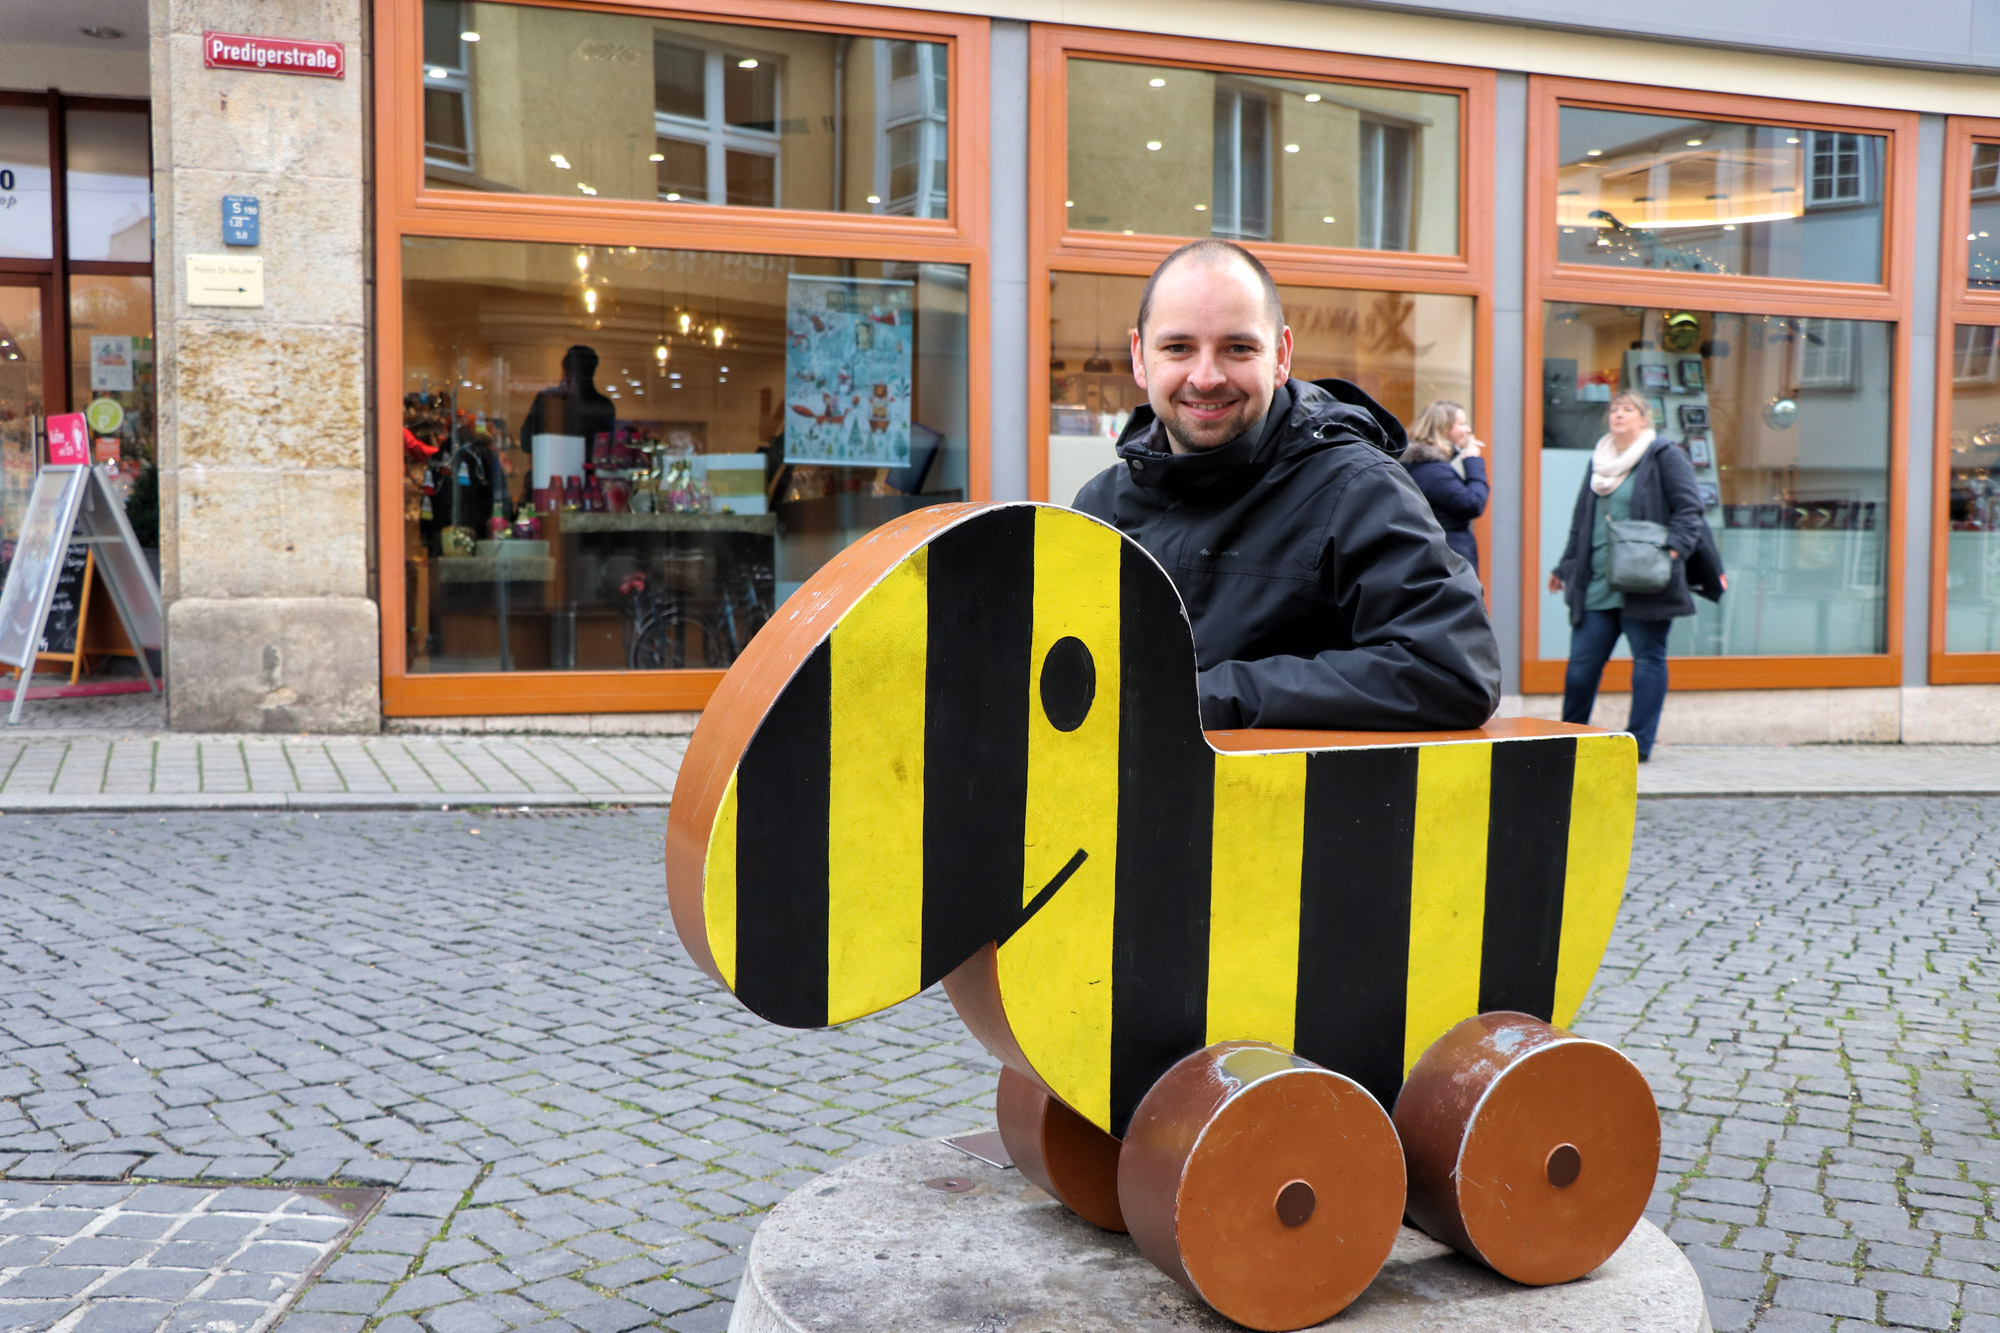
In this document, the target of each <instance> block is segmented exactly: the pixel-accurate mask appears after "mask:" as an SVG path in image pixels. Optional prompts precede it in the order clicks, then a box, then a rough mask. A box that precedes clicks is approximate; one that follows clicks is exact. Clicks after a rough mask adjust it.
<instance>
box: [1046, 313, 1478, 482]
mask: <svg viewBox="0 0 2000 1333" xmlns="http://www.w3.org/2000/svg"><path fill="white" fill-rule="evenodd" d="M1145 285H1146V280H1145V279H1144V278H1137V277H1112V276H1106V275H1099V274H1091V273H1055V274H1051V275H1050V286H1049V347H1050V357H1049V427H1048V429H1049V499H1051V500H1052V501H1054V502H1056V503H1057V504H1068V503H1070V501H1071V500H1072V499H1074V498H1075V496H1076V493H1077V491H1078V489H1080V488H1081V487H1082V486H1083V484H1084V483H1085V482H1087V481H1089V480H1090V479H1091V478H1092V477H1094V476H1096V475H1097V474H1098V473H1099V472H1101V471H1103V470H1104V469H1105V468H1107V467H1109V466H1111V464H1112V463H1113V462H1115V461H1116V455H1115V454H1114V452H1113V449H1112V444H1113V441H1115V440H1116V439H1117V437H1118V434H1119V432H1120V431H1122V430H1124V428H1125V423H1126V421H1127V420H1129V419H1130V417H1131V414H1132V409H1133V408H1135V407H1138V406H1139V405H1141V404H1142V403H1144V402H1145V401H1146V392H1145V390H1143V389H1141V388H1140V387H1139V386H1138V384H1137V383H1135V382H1134V381H1133V378H1132V357H1131V351H1130V348H1131V342H1130V334H1131V329H1132V325H1133V322H1134V320H1135V319H1136V318H1137V316H1138V311H1139V295H1140V292H1141V291H1143V290H1144V288H1145ZM1278 291H1279V295H1280V296H1281V297H1282V298H1283V300H1284V305H1285V322H1286V323H1287V324H1289V325H1290V326H1291V328H1292V336H1293V340H1294V350H1293V354H1292V374H1293V375H1294V376H1296V377H1297V378H1299V379H1307V380H1311V379H1325V378H1329V377H1332V378H1338V379H1344V380H1351V381H1353V382H1354V383H1356V384H1358V385H1360V386H1361V387H1362V388H1363V389H1365V390H1367V391H1368V393H1369V394H1370V395H1372V396H1373V397H1374V398H1375V399H1376V400H1377V401H1378V402H1380V403H1381V404H1382V405H1383V406H1384V407H1386V408H1388V409H1389V410H1390V411H1391V412H1393V413H1395V414H1396V416H1397V417H1399V418H1400V419H1402V420H1404V421H1413V420H1415V419H1416V416H1417V414H1418V413H1419V412H1421V411H1422V410H1423V408H1424V407H1425V405H1426V404H1428V403H1430V402H1431V400H1433V399H1436V398H1449V399H1451V400H1453V401H1454V402H1460V403H1469V402H1471V401H1472V352H1473V298H1471V297H1469V296H1434V295H1413V294H1406V293H1403V292H1381V291H1352V290H1344V289H1340V288H1331V287H1298V286H1290V285H1281V286H1280V287H1279V289H1278Z"/></svg>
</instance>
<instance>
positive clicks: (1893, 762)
mask: <svg viewBox="0 0 2000 1333" xmlns="http://www.w3.org/2000/svg"><path fill="white" fill-rule="evenodd" d="M1639 794H1640V795H1641V796H1872V795H1909V796H2000V745H1673V746H1668V745H1662V746H1658V747H1656V748H1655V749H1654V751H1653V757H1652V759H1651V760H1649V761H1648V762H1647V763H1645V764H1642V765H1641V766H1640V768H1639Z"/></svg>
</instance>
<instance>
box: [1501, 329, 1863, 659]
mask: <svg viewBox="0 0 2000 1333" xmlns="http://www.w3.org/2000/svg"><path fill="white" fill-rule="evenodd" d="M1893 333H1894V326H1893V325H1891V324H1888V323H1882V322H1875V321H1868V320H1840V319H1798V318H1790V317H1785V316H1764V315H1745V314H1711V313H1707V312H1702V311H1690V310H1660V309H1647V308H1637V307H1631V306H1622V305H1620V306H1609V305H1604V306H1600V305H1578V304H1567V303H1550V304H1548V305H1546V306H1545V307H1544V323H1543V355H1544V360H1543V362H1542V377H1543V401H1542V452H1541V533H1540V543H1539V556H1540V569H1539V570H1538V571H1536V580H1537V583H1538V584H1540V583H1542V582H1543V581H1545V580H1546V578H1547V575H1548V574H1549V572H1550V571H1552V570H1553V569H1554V568H1555V566H1556V563H1557V561H1558V560H1559V559H1560V558H1561V555H1562V552H1563V547H1564V545H1565V543H1566V542H1567V539H1568V537H1569V531H1570V519H1571V513H1572V511H1573V509H1574V508H1575V505H1576V500H1577V496H1578V493H1579V490H1580V488H1581V487H1582V485H1583V484H1584V480H1585V478H1586V477H1587V475H1588V473H1589V470H1590V451H1591V449H1592V447H1593V446H1594V445H1595V444H1596V443H1597V441H1598V439H1599V438H1600V437H1601V436H1602V435H1603V434H1604V432H1605V429H1606V422H1605V415H1606V412H1607V410H1608V404H1609V401H1610V398H1611V395H1612V394H1613V393H1614V392H1616V391H1617V390H1619V389H1622V388H1630V389H1635V390H1637V391H1639V392H1640V393H1642V394H1644V395H1646V397H1647V399H1648V401H1649V403H1650V404H1651V406H1652V410H1653V417H1654V423H1655V428H1656V429H1657V430H1659V431H1660V433H1661V434H1663V435H1665V436H1666V437H1667V438H1669V439H1671V440H1673V441H1674V442H1675V444H1676V446H1677V447H1679V448H1681V449H1682V450H1684V451H1685V453H1686V454H1687V457H1688V460H1689V462H1690V463H1691V464H1692V465H1693V467H1694V472H1695V477H1696V483H1697V486H1698V488H1699V490H1700V493H1701V498H1702V503H1703V510H1704V516H1705V518H1706V519H1707V521H1708V524H1709V526H1710V527H1711V528H1713V529H1715V536H1716V541H1717V544H1718V546H1719V547H1720V549H1721V552H1722V558H1723V563H1724V566H1725V567H1726V568H1727V569H1728V571H1729V594H1728V596H1726V597H1724V598H1723V599H1722V601H1721V603H1720V604H1717V603H1712V602H1708V601H1705V600H1702V599H1699V598H1697V599H1696V602H1695V606H1696V614H1695V615H1694V616H1693V617H1689V618H1682V619H1679V620H1676V621H1675V622H1674V628H1673V632H1672V638H1671V639H1670V640H1669V649H1670V651H1671V652H1672V654H1673V655H1675V656H1679V657H1687V656H1779V655H1805V656H1821V655H1846V654H1866V653H1882V652H1886V651H1887V636H1888V620H1887V607H1888V586H1887V561H1888V551H1889V541H1890V513H1889V449H1890V438H1891V422H1890V407H1891V400H1892V385H1891V382H1890V373H1889V368H1890V366H1891V365H1892V364H1893V357H1892V343H1893ZM1808 389H1809V390H1810V392H1802V390H1808ZM1540 596H1541V605H1540V618H1539V627H1540V628H1539V633H1540V642H1539V644H1538V648H1537V653H1536V655H1537V656H1538V657H1540V658H1542V659H1545V660H1560V659H1562V658H1563V657H1565V656H1567V655H1568V651H1569V612H1568V608H1567V606H1566V604H1565V603H1564V601H1563V598H1562V596H1561V594H1558V593H1550V592H1547V591H1543V592H1542V593H1541V594H1540ZM1621 651H1623V650H1622V649H1621Z"/></svg>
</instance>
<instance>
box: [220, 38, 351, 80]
mask: <svg viewBox="0 0 2000 1333" xmlns="http://www.w3.org/2000/svg"><path fill="white" fill-rule="evenodd" d="M201 63H202V64H204V65H206V66H207V67H208V68H210V69H259V70H263V71H264V72H265V73H267V74H310V75H313V76H314V77H315V78H321V79H344V78H346V77H347V48H346V47H344V46H342V45H341V44H340V43H339V42H295V41H292V40H291V39H290V38H288V37H245V36H243V35H242V34H241V33H234V32H205V33H203V34H202V35H201Z"/></svg>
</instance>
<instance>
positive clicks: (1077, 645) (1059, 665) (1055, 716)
mask: <svg viewBox="0 0 2000 1333" xmlns="http://www.w3.org/2000/svg"><path fill="white" fill-rule="evenodd" d="M1095 698H1097V663H1095V662H1093V661H1091V660H1090V649H1088V648H1086V647H1084V646H1083V640H1082V639H1079V638H1075V637H1070V638H1067V639H1057V640H1056V642H1055V645H1054V646H1053V647H1052V648H1050V649H1049V655H1048V656H1047V657H1045V658H1043V659H1042V712H1043V713H1045V714H1047V716H1048V719H1049V725H1050V726H1052V727H1054V728H1055V729H1056V730H1057V731H1075V730H1076V729H1077V728H1078V727H1080V726H1082V725H1083V720H1084V719H1085V718H1087V717H1089V716H1090V704H1091V701H1092V700H1093V699H1095Z"/></svg>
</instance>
